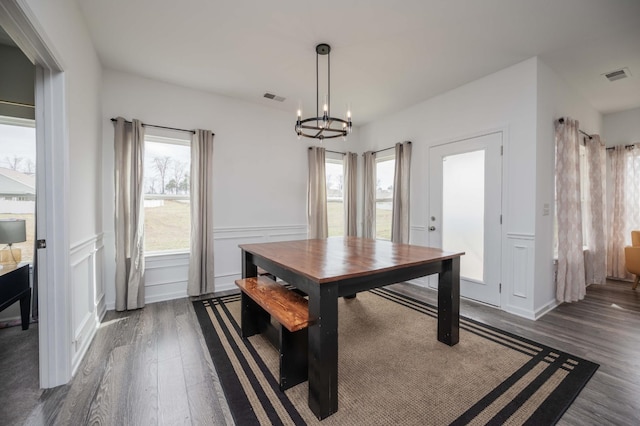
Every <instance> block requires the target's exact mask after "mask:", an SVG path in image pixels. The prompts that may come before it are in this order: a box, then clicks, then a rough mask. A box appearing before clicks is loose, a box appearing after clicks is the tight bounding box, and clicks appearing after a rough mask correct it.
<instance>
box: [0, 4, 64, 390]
mask: <svg viewBox="0 0 640 426" xmlns="http://www.w3.org/2000/svg"><path fill="white" fill-rule="evenodd" d="M0 11H1V12H2V13H0V25H2V27H3V28H4V30H5V31H6V32H7V34H9V36H10V37H11V38H12V39H13V40H14V41H15V43H16V45H17V46H18V47H19V48H20V49H21V50H22V52H23V53H24V54H25V56H26V57H27V58H29V60H30V61H31V62H32V63H34V64H35V65H36V81H35V99H36V102H35V103H36V108H35V114H36V152H37V154H36V162H37V165H36V170H37V175H36V188H37V190H36V192H37V194H38V198H39V201H38V204H39V207H38V212H43V211H44V217H42V216H43V215H42V214H38V219H37V221H38V231H37V232H38V234H37V236H36V239H44V240H46V248H45V249H39V250H38V251H37V254H36V255H37V256H38V294H39V300H38V310H39V318H40V321H39V322H38V332H39V333H38V334H39V355H40V356H39V360H40V366H39V372H40V387H41V388H51V387H55V386H58V385H62V384H65V383H67V382H68V381H69V380H70V379H71V340H72V339H71V317H70V315H71V314H70V312H71V309H70V308H71V296H70V295H71V293H70V286H69V225H68V214H67V209H68V198H67V197H68V192H69V191H68V190H69V184H68V182H69V179H68V163H69V159H68V158H69V155H68V137H67V135H68V132H67V126H68V124H67V116H66V102H65V92H66V90H65V75H64V72H63V69H64V67H63V64H62V62H61V61H60V59H59V58H60V56H59V55H58V54H56V53H55V51H54V50H53V49H52V46H53V44H52V43H51V41H50V40H49V39H48V38H47V37H46V34H45V32H44V30H43V29H42V27H41V26H40V25H39V22H38V20H37V18H36V16H35V14H34V13H33V11H32V10H31V9H30V7H29V6H28V4H27V3H26V2H25V1H24V0H3V1H2V2H0Z"/></svg>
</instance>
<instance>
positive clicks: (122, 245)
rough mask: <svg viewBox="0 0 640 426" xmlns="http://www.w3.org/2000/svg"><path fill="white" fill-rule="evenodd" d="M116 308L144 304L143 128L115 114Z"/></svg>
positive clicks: (127, 308)
mask: <svg viewBox="0 0 640 426" xmlns="http://www.w3.org/2000/svg"><path fill="white" fill-rule="evenodd" d="M114 151H115V155H114V157H115V158H114V161H115V239H116V310H117V311H125V310H131V309H138V308H142V307H144V198H143V197H144V195H143V165H144V128H143V127H142V123H141V122H140V121H138V120H132V122H131V123H128V122H126V121H125V119H124V118H122V117H118V118H117V119H116V124H115V138H114Z"/></svg>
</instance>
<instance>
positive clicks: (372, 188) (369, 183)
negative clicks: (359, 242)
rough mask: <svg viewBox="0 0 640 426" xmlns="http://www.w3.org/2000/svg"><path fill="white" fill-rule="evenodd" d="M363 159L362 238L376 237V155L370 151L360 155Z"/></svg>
mask: <svg viewBox="0 0 640 426" xmlns="http://www.w3.org/2000/svg"><path fill="white" fill-rule="evenodd" d="M362 156H363V157H364V168H363V174H364V191H363V192H364V222H363V224H362V236H363V237H364V238H375V237H376V153H375V152H372V151H368V152H365V153H364V154H362Z"/></svg>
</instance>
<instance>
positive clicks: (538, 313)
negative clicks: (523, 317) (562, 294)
mask: <svg viewBox="0 0 640 426" xmlns="http://www.w3.org/2000/svg"><path fill="white" fill-rule="evenodd" d="M558 306H560V302H558V301H557V300H555V299H553V300H551V301H550V302H549V303H547V304H546V305H544V306H543V307H541V308H540V309H537V310H536V311H535V318H534V319H536V320H537V319H540V318H542V317H543V316H544V315H546V314H547V313H549V312H551V311H553V310H554V309H555V308H556V307H558Z"/></svg>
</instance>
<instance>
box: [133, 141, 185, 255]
mask: <svg viewBox="0 0 640 426" xmlns="http://www.w3.org/2000/svg"><path fill="white" fill-rule="evenodd" d="M144 143H145V148H144V149H145V153H144V229H145V231H144V233H145V236H144V247H145V252H146V253H154V252H167V251H172V252H177V251H178V252H180V251H188V250H189V236H190V233H191V212H190V204H191V199H190V194H189V170H190V167H191V142H190V140H185V139H177V138H167V137H160V136H152V135H145V139H144Z"/></svg>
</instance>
